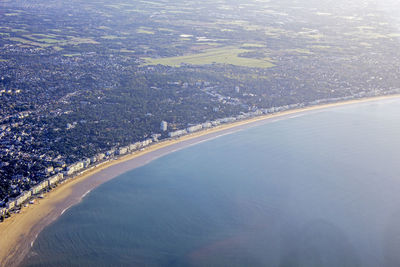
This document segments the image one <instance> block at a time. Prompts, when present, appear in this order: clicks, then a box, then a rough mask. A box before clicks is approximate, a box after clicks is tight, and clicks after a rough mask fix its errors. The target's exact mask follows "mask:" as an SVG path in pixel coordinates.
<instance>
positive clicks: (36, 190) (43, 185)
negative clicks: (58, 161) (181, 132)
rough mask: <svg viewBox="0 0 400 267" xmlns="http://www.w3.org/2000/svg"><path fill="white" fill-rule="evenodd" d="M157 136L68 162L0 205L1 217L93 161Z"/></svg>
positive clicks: (125, 151)
mask: <svg viewBox="0 0 400 267" xmlns="http://www.w3.org/2000/svg"><path fill="white" fill-rule="evenodd" d="M158 137H160V135H153V136H152V138H149V139H146V140H144V141H141V142H136V143H133V144H130V145H128V146H124V147H119V148H115V149H111V150H109V151H107V152H105V153H99V154H97V155H96V156H94V157H91V158H87V159H84V160H81V161H79V162H76V163H73V164H70V165H69V166H66V167H65V170H64V171H63V172H60V173H58V174H56V175H53V176H51V177H49V178H47V179H46V180H43V181H42V182H40V183H39V184H37V185H35V186H33V187H32V188H31V189H30V190H28V191H24V192H22V193H21V194H20V195H19V196H18V197H16V198H13V199H10V200H9V201H8V202H7V203H6V206H5V207H3V208H1V207H0V217H2V216H3V215H4V216H5V215H6V214H8V213H9V212H11V211H14V210H17V209H19V208H20V207H21V206H22V205H23V204H25V203H26V202H28V201H29V200H30V199H32V198H34V197H36V196H38V195H40V194H41V193H43V192H44V191H47V190H50V189H51V188H53V187H54V186H55V185H57V184H58V183H59V182H62V181H65V180H68V179H70V178H73V177H74V175H76V174H78V173H80V172H82V171H84V170H85V169H87V168H88V167H90V166H94V164H95V163H101V162H104V161H107V160H109V159H110V158H113V157H114V156H121V155H125V154H128V153H132V152H134V151H137V150H140V149H142V148H145V147H147V146H149V145H150V144H151V143H153V142H154V141H156V140H157V138H158Z"/></svg>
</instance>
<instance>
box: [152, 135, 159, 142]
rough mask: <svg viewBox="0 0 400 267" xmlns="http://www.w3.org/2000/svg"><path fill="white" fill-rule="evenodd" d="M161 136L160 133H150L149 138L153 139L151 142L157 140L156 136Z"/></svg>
mask: <svg viewBox="0 0 400 267" xmlns="http://www.w3.org/2000/svg"><path fill="white" fill-rule="evenodd" d="M160 137H161V134H152V135H151V139H153V142H158V138H160Z"/></svg>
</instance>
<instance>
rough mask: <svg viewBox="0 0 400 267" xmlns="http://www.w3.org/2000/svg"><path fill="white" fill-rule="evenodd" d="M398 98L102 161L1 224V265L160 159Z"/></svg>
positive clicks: (192, 137)
mask: <svg viewBox="0 0 400 267" xmlns="http://www.w3.org/2000/svg"><path fill="white" fill-rule="evenodd" d="M398 98H400V94H396V95H387V96H378V97H371V98H362V99H354V100H348V101H342V102H337V103H329V104H322V105H316V106H310V107H305V108H300V109H293V110H287V111H284V112H279V113H275V114H269V115H262V116H257V117H253V118H250V119H246V120H241V121H236V122H233V123H228V124H223V125H220V126H216V127H213V128H210V129H206V130H202V131H199V132H195V133H191V134H188V135H185V136H182V137H179V138H177V139H167V140H162V141H160V142H158V143H155V144H153V145H151V146H149V147H147V148H145V149H144V150H143V151H136V152H134V153H133V154H128V155H125V156H122V157H120V158H118V159H116V160H110V161H107V162H104V163H101V164H99V165H98V166H96V167H95V168H91V169H87V170H85V171H84V172H83V173H82V174H78V175H77V176H76V177H74V178H72V179H69V180H67V181H66V182H65V183H63V184H61V185H59V186H58V187H57V188H55V189H53V190H51V191H50V192H48V193H46V196H45V198H44V199H36V200H35V204H32V205H29V206H28V207H26V208H23V209H22V210H21V212H20V213H19V214H13V215H12V216H11V218H8V219H6V220H5V221H4V222H3V223H0V236H1V238H0V266H18V265H19V264H20V263H21V262H22V261H23V260H24V259H25V257H26V256H28V254H29V251H30V249H31V247H32V246H33V244H34V242H35V240H36V238H37V237H38V235H39V234H40V232H41V231H42V230H44V228H45V227H46V226H48V225H49V224H51V223H52V222H54V221H55V220H56V219H57V218H58V217H60V216H61V215H62V214H64V212H66V211H67V210H68V209H69V208H71V207H72V206H74V205H76V204H78V203H79V202H81V201H82V199H83V198H84V197H86V196H87V195H88V194H89V193H90V192H91V191H92V190H93V189H94V188H96V187H98V186H99V185H101V184H103V183H105V182H107V181H109V180H111V179H113V178H116V177H118V176H119V175H121V174H123V173H125V172H127V171H129V170H132V169H135V168H138V167H141V166H143V165H146V164H148V163H149V162H151V161H153V160H155V159H157V158H160V157H162V156H165V155H167V154H170V153H172V152H175V151H178V150H181V149H184V148H187V147H189V146H192V145H195V144H198V143H201V142H204V141H208V140H211V139H214V138H217V137H220V136H222V135H226V134H231V133H234V132H237V131H240V130H243V129H247V128H250V127H255V126H259V125H262V124H265V123H268V122H272V121H274V120H273V119H288V118H294V117H297V116H299V115H302V114H306V113H307V114H308V113H310V112H312V111H319V110H324V109H328V108H333V107H340V106H347V105H352V104H360V103H366V102H373V101H381V100H390V99H398ZM293 115H295V116H293Z"/></svg>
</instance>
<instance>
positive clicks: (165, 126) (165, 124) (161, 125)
mask: <svg viewBox="0 0 400 267" xmlns="http://www.w3.org/2000/svg"><path fill="white" fill-rule="evenodd" d="M160 129H161V131H163V132H166V131H167V130H168V122H166V121H162V122H161V124H160Z"/></svg>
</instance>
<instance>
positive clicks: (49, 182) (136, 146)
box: [0, 103, 314, 216]
mask: <svg viewBox="0 0 400 267" xmlns="http://www.w3.org/2000/svg"><path fill="white" fill-rule="evenodd" d="M310 104H311V103H310ZM312 104H314V103H312ZM304 106H305V104H302V103H300V104H292V105H285V106H280V107H272V108H268V109H256V110H254V111H251V112H247V113H241V114H240V115H238V116H236V117H227V118H221V119H216V120H213V121H209V122H205V123H201V124H196V125H191V126H189V127H187V128H185V129H180V130H176V131H172V132H169V133H168V136H169V137H170V138H177V137H181V136H183V135H186V134H190V133H194V132H197V131H200V130H205V129H209V128H212V127H215V126H218V125H221V124H225V123H232V122H235V121H239V120H245V119H249V118H252V117H256V116H260V115H266V114H272V113H277V112H282V111H286V110H289V109H295V108H301V107H304ZM167 127H168V123H167V122H165V121H163V122H161V125H160V129H161V130H162V131H164V132H165V131H167ZM158 137H160V135H153V136H152V138H148V139H146V140H144V141H141V142H136V143H133V144H130V145H127V146H123V147H119V148H114V149H111V150H109V151H106V152H105V153H99V154H97V155H96V156H94V157H91V158H88V159H84V160H81V161H79V162H76V163H74V164H71V165H69V166H67V167H66V168H65V171H64V172H62V173H58V174H56V175H54V176H51V177H50V178H48V179H46V180H44V181H42V182H41V183H39V184H37V185H35V186H34V187H32V188H31V189H30V190H29V191H25V192H23V193H21V195H20V196H18V197H17V198H15V199H11V200H10V201H9V202H8V203H7V204H6V207H5V208H0V216H2V215H5V214H7V212H9V211H11V210H13V209H15V208H16V207H19V206H21V205H22V204H24V203H25V202H27V201H28V200H29V199H31V198H32V197H34V196H36V195H38V194H40V193H41V192H43V191H45V190H48V189H51V188H52V187H53V186H54V185H55V184H57V183H58V182H60V181H62V180H67V179H70V178H72V177H73V176H74V175H75V174H77V173H80V172H81V171H83V170H85V169H87V168H88V167H90V166H95V164H96V163H97V162H99V163H101V162H104V161H106V160H109V159H111V158H113V157H114V156H122V155H126V154H128V153H132V152H134V151H137V150H140V149H143V148H145V147H147V146H149V145H150V144H151V143H153V142H154V141H158Z"/></svg>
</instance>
